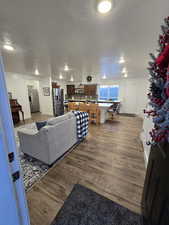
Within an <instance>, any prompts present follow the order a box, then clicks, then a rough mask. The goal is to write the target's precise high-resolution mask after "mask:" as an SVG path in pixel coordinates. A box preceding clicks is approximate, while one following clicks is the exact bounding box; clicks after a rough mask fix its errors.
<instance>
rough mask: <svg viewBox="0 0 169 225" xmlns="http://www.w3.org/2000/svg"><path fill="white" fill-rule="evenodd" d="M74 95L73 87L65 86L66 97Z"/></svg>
mask: <svg viewBox="0 0 169 225" xmlns="http://www.w3.org/2000/svg"><path fill="white" fill-rule="evenodd" d="M74 94H75V85H67V95H68V96H72V95H74Z"/></svg>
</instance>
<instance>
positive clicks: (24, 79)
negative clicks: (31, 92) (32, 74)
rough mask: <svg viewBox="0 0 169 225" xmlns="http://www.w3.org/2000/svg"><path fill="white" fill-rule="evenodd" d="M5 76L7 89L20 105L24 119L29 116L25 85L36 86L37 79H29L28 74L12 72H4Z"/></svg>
mask: <svg viewBox="0 0 169 225" xmlns="http://www.w3.org/2000/svg"><path fill="white" fill-rule="evenodd" d="M5 78H6V85H7V90H8V92H11V93H12V97H13V98H16V99H17V100H18V103H19V104H20V105H22V109H23V111H24V114H25V119H28V118H31V112H30V105H29V99H28V89H27V86H28V85H34V86H36V87H37V85H38V81H37V80H32V79H30V78H29V77H28V76H24V75H21V74H13V73H6V74H5Z"/></svg>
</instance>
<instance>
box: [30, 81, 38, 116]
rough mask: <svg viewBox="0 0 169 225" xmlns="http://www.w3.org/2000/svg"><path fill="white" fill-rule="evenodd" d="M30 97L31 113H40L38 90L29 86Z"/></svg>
mask: <svg viewBox="0 0 169 225" xmlns="http://www.w3.org/2000/svg"><path fill="white" fill-rule="evenodd" d="M28 97H29V104H30V111H31V113H37V112H40V106H39V94H38V90H37V89H36V88H35V87H34V86H33V85H28Z"/></svg>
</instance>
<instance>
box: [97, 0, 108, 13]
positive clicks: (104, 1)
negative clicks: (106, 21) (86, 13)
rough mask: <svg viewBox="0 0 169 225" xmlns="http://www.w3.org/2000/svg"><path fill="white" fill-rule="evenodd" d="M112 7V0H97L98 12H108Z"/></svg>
mask: <svg viewBox="0 0 169 225" xmlns="http://www.w3.org/2000/svg"><path fill="white" fill-rule="evenodd" d="M111 9H112V1H111V0H99V1H98V5H97V10H98V12H99V13H102V14H105V13H108V12H110V10H111Z"/></svg>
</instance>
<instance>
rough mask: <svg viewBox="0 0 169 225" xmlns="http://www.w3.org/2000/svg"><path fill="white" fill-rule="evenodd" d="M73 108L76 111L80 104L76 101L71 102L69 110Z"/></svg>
mask: <svg viewBox="0 0 169 225" xmlns="http://www.w3.org/2000/svg"><path fill="white" fill-rule="evenodd" d="M71 110H74V111H77V110H79V106H78V104H77V103H76V102H69V103H68V111H71Z"/></svg>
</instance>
